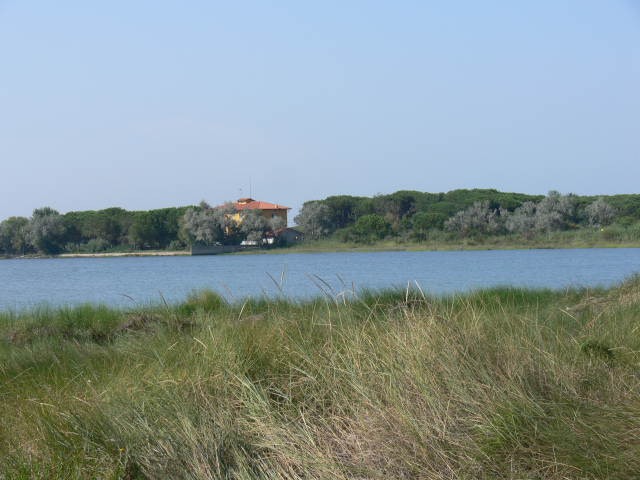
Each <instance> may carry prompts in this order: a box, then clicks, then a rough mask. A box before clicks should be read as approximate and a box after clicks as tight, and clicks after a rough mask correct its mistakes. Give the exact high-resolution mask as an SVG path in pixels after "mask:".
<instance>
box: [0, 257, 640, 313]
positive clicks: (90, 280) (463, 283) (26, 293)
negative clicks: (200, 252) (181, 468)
mask: <svg viewBox="0 0 640 480" xmlns="http://www.w3.org/2000/svg"><path fill="white" fill-rule="evenodd" d="M285 262H286V270H285V275H284V281H283V284H282V289H283V292H284V294H285V295H287V296H289V297H291V298H305V297H310V296H316V295H321V294H322V292H321V290H320V289H319V288H318V286H316V284H315V283H314V281H312V279H313V280H315V282H316V283H317V284H318V285H321V286H322V287H323V288H325V289H327V287H326V286H325V285H324V284H323V283H322V282H321V281H320V280H318V277H319V278H321V279H322V280H324V281H325V282H326V283H328V284H329V285H330V286H331V288H332V289H333V290H334V292H335V293H340V292H342V291H344V290H345V286H344V285H343V283H342V281H344V284H345V285H346V286H347V287H348V288H351V285H352V284H353V285H354V286H355V288H356V290H358V289H362V288H375V289H378V288H391V287H392V286H393V285H395V286H397V287H399V288H406V285H407V282H408V281H410V282H412V283H413V284H414V285H415V283H414V282H415V281H417V282H418V283H419V284H420V286H421V288H422V289H423V290H425V291H429V292H433V293H442V292H448V293H450V292H454V291H466V290H469V289H472V288H482V287H486V286H493V285H505V284H509V285H516V286H525V287H551V288H566V287H567V286H569V285H581V286H587V285H588V286H595V285H612V284H614V283H617V282H619V281H621V280H623V279H624V278H625V277H626V276H628V275H630V274H632V273H634V272H640V249H638V248H618V249H580V250H491V251H465V252H375V253H315V254H301V253H297V254H296V253H293V254H291V253H287V254H279V255H235V256H233V255H226V256H200V257H117V258H67V259H39V260H2V261H0V281H1V282H2V285H1V288H0V309H7V308H23V307H27V306H31V305H34V304H38V303H50V304H75V303H81V302H95V303H98V302H102V303H108V304H111V305H115V306H131V305H133V303H132V301H131V300H130V299H129V298H127V297H125V296H123V295H122V294H124V295H128V296H130V297H132V298H134V299H135V300H136V301H137V302H138V303H146V302H159V301H161V298H160V294H159V293H158V292H162V295H163V296H164V297H165V299H166V300H167V301H168V302H174V301H179V300H182V299H183V298H184V297H185V296H186V294H187V293H189V292H190V291H192V290H194V289H200V288H204V287H207V288H211V289H213V290H216V291H218V292H220V293H221V294H223V295H224V296H225V297H227V298H230V295H233V297H235V299H236V300H237V299H240V298H246V297H247V296H248V295H251V296H253V297H255V296H263V295H264V294H265V293H263V290H264V292H266V294H267V295H268V296H269V297H273V296H276V295H277V294H278V288H277V286H276V285H275V283H274V281H273V280H272V279H271V278H270V277H269V274H270V275H271V276H272V277H273V278H274V279H275V280H276V281H277V282H280V277H281V274H282V269H283V266H284V264H285ZM309 277H311V278H309ZM340 279H342V281H341V280H340ZM223 284H224V286H223ZM225 287H226V288H225ZM227 290H228V291H227ZM228 292H230V293H228Z"/></svg>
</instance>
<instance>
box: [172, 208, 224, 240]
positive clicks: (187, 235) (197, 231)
mask: <svg viewBox="0 0 640 480" xmlns="http://www.w3.org/2000/svg"><path fill="white" fill-rule="evenodd" d="M224 233H225V232H224V230H223V228H222V225H221V224H220V219H219V216H217V215H215V214H214V212H212V211H210V210H196V209H194V208H189V209H188V210H187V211H186V213H185V214H184V216H183V220H182V227H181V236H180V238H181V240H183V241H184V243H186V244H187V245H194V244H201V245H215V244H216V243H220V242H222V240H223V239H224Z"/></svg>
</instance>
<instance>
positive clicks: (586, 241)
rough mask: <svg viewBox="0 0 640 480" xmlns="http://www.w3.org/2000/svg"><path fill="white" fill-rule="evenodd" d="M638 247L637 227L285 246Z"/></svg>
mask: <svg viewBox="0 0 640 480" xmlns="http://www.w3.org/2000/svg"><path fill="white" fill-rule="evenodd" d="M618 247H640V224H632V225H626V226H623V225H617V226H611V227H606V228H604V229H600V228H591V227H582V228H578V229H575V230H567V231H561V232H553V233H550V234H543V233H535V234H534V233H531V234H530V235H523V234H509V235H472V236H467V237H464V238H463V237H461V236H460V234H459V233H457V232H445V231H442V230H430V231H428V232H427V233H426V234H425V237H424V238H423V239H421V240H416V239H411V238H404V237H402V236H395V237H389V238H387V239H385V240H377V241H372V242H369V243H356V242H344V241H341V240H340V239H337V238H332V237H330V238H326V239H322V240H318V241H305V242H304V243H301V244H298V245H292V246H289V247H287V249H288V250H290V251H296V252H328V251H331V252H336V251H390V250H489V249H494V250H507V249H534V248H618Z"/></svg>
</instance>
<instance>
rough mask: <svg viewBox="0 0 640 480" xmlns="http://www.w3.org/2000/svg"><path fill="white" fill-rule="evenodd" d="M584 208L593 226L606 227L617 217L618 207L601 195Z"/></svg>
mask: <svg viewBox="0 0 640 480" xmlns="http://www.w3.org/2000/svg"><path fill="white" fill-rule="evenodd" d="M584 210H585V214H586V216H587V219H588V220H589V225H591V226H592V227H604V226H606V225H609V224H610V223H611V222H613V220H614V219H615V218H616V209H615V208H614V207H612V206H611V205H609V204H608V203H607V202H605V200H604V197H599V198H598V199H597V200H596V201H595V202H593V203H592V204H591V205H588V206H587V207H586V208H585V209H584Z"/></svg>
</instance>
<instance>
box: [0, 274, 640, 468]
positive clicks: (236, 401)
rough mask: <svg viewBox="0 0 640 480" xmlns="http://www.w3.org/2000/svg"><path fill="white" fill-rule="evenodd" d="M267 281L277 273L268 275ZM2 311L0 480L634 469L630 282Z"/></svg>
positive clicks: (638, 462) (638, 334)
mask: <svg viewBox="0 0 640 480" xmlns="http://www.w3.org/2000/svg"><path fill="white" fill-rule="evenodd" d="M280 280H281V279H278V278H274V282H276V283H277V282H278V281H280ZM315 280H316V282H317V285H318V288H319V290H318V292H319V293H320V296H318V297H317V298H314V299H312V300H306V301H292V300H289V299H287V298H285V297H284V296H283V295H280V296H279V297H276V298H274V297H273V296H272V298H269V299H267V298H262V299H253V298H249V299H236V301H235V302H234V301H232V300H225V298H224V297H222V296H219V295H218V294H216V293H214V292H211V291H208V290H203V291H197V292H193V293H192V294H191V295H189V296H188V298H185V299H184V301H181V302H177V303H173V304H165V303H163V302H160V303H158V304H153V305H136V304H134V303H133V302H132V305H134V307H133V308H131V309H112V308H108V307H105V306H100V305H90V304H85V305H78V306H74V307H55V308H54V307H44V306H43V307H40V308H32V309H29V310H22V311H5V312H2V313H1V314H0V355H1V356H2V358H1V359H0V385H1V386H2V387H1V389H0V411H1V412H2V414H1V415H0V421H1V422H2V424H1V425H0V463H1V464H2V465H3V466H4V471H3V474H4V477H3V478H65V479H68V478H82V479H83V478H130V479H134V478H240V479H241V478H246V479H254V478H265V479H267V478H305V479H310V478H345V479H347V478H358V479H365V478H367V479H369V478H372V479H373V478H380V479H382V478H434V479H435V478H487V479H488V478H557V479H560V478H563V479H566V478H612V477H616V478H632V477H633V476H636V475H637V472H638V471H640V437H639V436H638V434H637V432H638V428H639V427H640V417H639V416H638V412H639V411H640V378H639V377H638V367H639V364H640V329H638V321H639V320H640V278H639V277H637V276H636V277H633V278H630V279H629V280H627V281H625V282H624V283H622V284H620V285H617V286H615V287H613V288H597V289H588V290H584V289H575V288H569V289H567V290H564V289H563V290H544V289H538V290H527V289H524V290H523V289H517V288H510V287H504V288H494V289H488V290H482V291H472V292H469V293H466V294H461V295H451V296H438V297H433V296H429V295H424V294H423V292H422V290H421V289H420V287H419V286H418V285H416V284H413V285H411V284H409V285H407V286H406V287H404V288H401V289H398V290H392V291H369V292H364V293H361V294H359V295H356V294H354V293H353V292H352V291H350V289H349V288H348V286H347V285H345V286H344V290H342V291H336V290H332V289H330V288H329V287H328V285H326V284H325V283H324V282H323V281H322V280H321V279H315Z"/></svg>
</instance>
